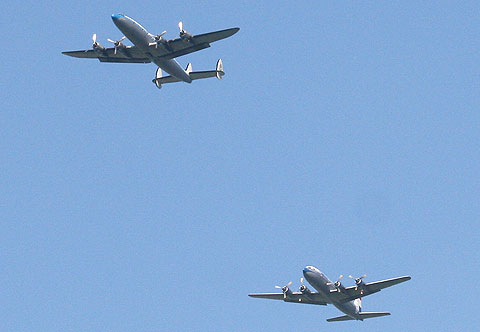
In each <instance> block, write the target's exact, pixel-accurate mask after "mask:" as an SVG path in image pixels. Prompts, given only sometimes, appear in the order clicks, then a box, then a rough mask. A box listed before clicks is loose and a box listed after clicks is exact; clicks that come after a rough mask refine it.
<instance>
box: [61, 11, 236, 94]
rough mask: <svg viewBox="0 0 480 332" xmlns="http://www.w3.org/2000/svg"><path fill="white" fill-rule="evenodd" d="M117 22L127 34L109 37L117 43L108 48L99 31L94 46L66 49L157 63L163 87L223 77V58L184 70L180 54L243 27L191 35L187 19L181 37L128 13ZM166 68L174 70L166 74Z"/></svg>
mask: <svg viewBox="0 0 480 332" xmlns="http://www.w3.org/2000/svg"><path fill="white" fill-rule="evenodd" d="M112 20H113V23H115V25H116V26H117V28H118V29H119V30H120V31H121V32H122V33H123V34H124V36H123V37H122V38H120V39H119V40H116V41H115V40H112V39H107V40H108V41H109V42H111V43H113V45H114V47H112V48H105V47H103V46H102V45H101V44H100V43H99V42H97V34H93V36H92V41H93V45H92V49H91V50H82V51H69V52H62V53H63V54H65V55H69V56H72V57H76V58H93V59H98V60H100V62H117V63H150V62H153V63H155V64H156V65H157V66H158V68H157V71H156V74H155V78H154V79H153V80H152V82H153V83H155V85H156V86H157V87H158V88H159V89H160V88H161V87H162V84H164V83H174V82H181V81H183V82H187V83H191V82H192V81H193V80H197V79H201V78H209V77H217V78H218V79H221V78H222V76H223V75H225V73H224V71H223V64H222V60H221V59H219V60H218V61H217V66H216V68H215V70H209V71H193V70H192V64H191V63H189V64H188V65H187V68H186V69H185V70H184V69H183V68H182V67H180V65H179V64H178V62H177V61H176V60H175V58H176V57H179V56H182V55H185V54H189V53H192V52H196V51H199V50H202V49H204V48H207V47H210V43H213V42H215V41H217V40H221V39H224V38H228V37H230V36H232V35H233V34H235V33H237V31H238V30H240V29H239V28H231V29H226V30H220V31H215V32H210V33H204V34H200V35H195V36H194V35H191V34H190V33H188V32H187V31H185V30H184V29H183V23H182V22H179V23H178V27H179V28H180V38H177V39H173V40H166V39H165V38H163V35H164V34H165V33H166V31H163V32H162V33H160V34H158V35H152V34H151V33H149V32H148V31H147V30H146V29H145V28H144V27H142V26H141V25H140V24H139V23H138V22H136V21H135V20H134V19H132V18H130V17H128V16H127V15H124V14H114V15H112ZM125 38H128V39H129V40H130V41H131V42H132V43H133V44H134V45H135V46H126V45H124V44H123V43H122V41H123V40H124V39H125ZM162 70H164V71H165V72H167V73H168V74H170V76H165V77H164V76H163V75H162Z"/></svg>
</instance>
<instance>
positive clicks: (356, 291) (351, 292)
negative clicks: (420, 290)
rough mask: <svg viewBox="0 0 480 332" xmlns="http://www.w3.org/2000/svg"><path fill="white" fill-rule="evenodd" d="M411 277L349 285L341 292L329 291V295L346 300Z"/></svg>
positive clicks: (339, 299) (339, 300)
mask: <svg viewBox="0 0 480 332" xmlns="http://www.w3.org/2000/svg"><path fill="white" fill-rule="evenodd" d="M410 279H411V277H409V276H405V277H398V278H391V279H386V280H382V281H375V282H370V283H367V284H365V285H364V286H363V287H358V288H357V286H351V287H347V288H345V289H344V290H342V291H341V292H338V291H336V290H332V291H330V297H331V298H332V299H334V300H335V301H338V302H348V301H352V300H354V299H358V298H360V297H364V296H368V295H371V294H374V293H377V292H379V291H381V290H382V289H384V288H387V287H391V286H394V285H396V284H399V283H402V282H405V281H408V280H410Z"/></svg>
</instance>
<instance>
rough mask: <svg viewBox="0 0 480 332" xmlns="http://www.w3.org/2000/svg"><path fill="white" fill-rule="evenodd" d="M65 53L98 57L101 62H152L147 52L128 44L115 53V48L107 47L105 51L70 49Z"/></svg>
mask: <svg viewBox="0 0 480 332" xmlns="http://www.w3.org/2000/svg"><path fill="white" fill-rule="evenodd" d="M62 53H63V54H65V55H68V56H72V57H75V58H90V59H98V60H100V62H117V63H150V62H151V61H150V59H149V58H147V57H146V56H145V53H144V52H143V51H141V50H139V49H137V48H136V47H135V46H127V47H126V48H125V49H119V50H118V51H117V54H115V48H113V47H112V48H106V49H105V50H104V51H101V52H96V51H94V50H82V51H69V52H62Z"/></svg>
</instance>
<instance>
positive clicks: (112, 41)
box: [107, 38, 116, 44]
mask: <svg viewBox="0 0 480 332" xmlns="http://www.w3.org/2000/svg"><path fill="white" fill-rule="evenodd" d="M107 40H108V41H109V42H110V43H114V44H115V43H116V42H115V40H111V39H110V38H107Z"/></svg>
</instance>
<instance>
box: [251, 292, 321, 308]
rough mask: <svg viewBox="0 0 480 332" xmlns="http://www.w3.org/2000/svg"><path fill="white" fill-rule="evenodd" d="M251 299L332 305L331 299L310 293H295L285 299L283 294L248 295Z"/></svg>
mask: <svg viewBox="0 0 480 332" xmlns="http://www.w3.org/2000/svg"><path fill="white" fill-rule="evenodd" d="M248 296H250V297H257V298H261V299H269V300H282V301H285V302H292V303H304V304H317V305H327V304H328V303H331V301H330V300H329V299H327V298H326V297H325V296H323V295H322V294H320V293H310V294H309V295H306V294H303V293H300V292H293V293H290V294H289V295H288V297H287V298H286V299H285V298H284V295H283V293H258V294H248Z"/></svg>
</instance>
